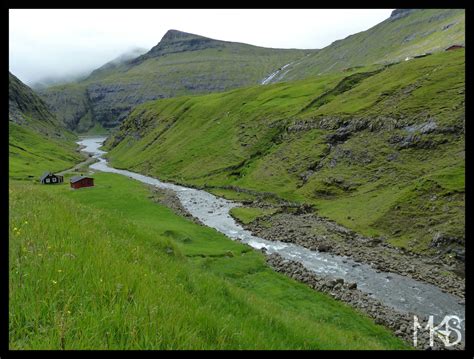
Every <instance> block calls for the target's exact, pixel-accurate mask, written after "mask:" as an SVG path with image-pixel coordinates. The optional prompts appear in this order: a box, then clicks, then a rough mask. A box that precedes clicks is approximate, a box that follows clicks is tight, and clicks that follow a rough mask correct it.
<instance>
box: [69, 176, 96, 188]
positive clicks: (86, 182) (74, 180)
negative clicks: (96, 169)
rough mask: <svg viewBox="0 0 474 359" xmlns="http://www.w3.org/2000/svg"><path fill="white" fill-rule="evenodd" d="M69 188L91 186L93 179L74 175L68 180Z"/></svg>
mask: <svg viewBox="0 0 474 359" xmlns="http://www.w3.org/2000/svg"><path fill="white" fill-rule="evenodd" d="M70 183H71V188H74V189H78V188H83V187H93V186H94V179H93V178H92V177H86V176H74V177H71V180H70Z"/></svg>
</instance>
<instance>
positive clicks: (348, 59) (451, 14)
mask: <svg viewBox="0 0 474 359" xmlns="http://www.w3.org/2000/svg"><path fill="white" fill-rule="evenodd" d="M464 42H465V10H463V9H397V10H395V11H393V12H392V15H391V16H390V18H388V19H387V20H385V21H383V22H381V23H380V24H378V25H376V26H374V27H372V28H371V29H369V30H367V31H363V32H360V33H357V34H354V35H350V36H348V37H346V38H345V39H343V40H337V41H335V42H333V43H332V44H331V45H329V46H327V47H325V48H324V49H322V50H321V51H318V52H317V53H314V54H311V55H309V56H307V57H305V58H303V59H302V60H301V61H297V62H295V63H293V64H291V65H289V66H288V67H287V68H286V69H285V70H284V71H282V72H281V73H279V74H278V75H277V76H275V77H274V78H273V79H272V80H271V81H270V82H278V81H290V80H295V79H304V78H308V77H309V76H317V75H320V74H325V73H328V72H333V71H341V70H344V69H346V68H350V67H354V66H365V65H371V64H388V63H392V62H397V61H402V60H404V59H405V58H407V57H413V56H417V55H422V54H424V53H426V52H436V51H443V50H444V49H445V48H447V47H449V46H451V45H454V44H459V45H464Z"/></svg>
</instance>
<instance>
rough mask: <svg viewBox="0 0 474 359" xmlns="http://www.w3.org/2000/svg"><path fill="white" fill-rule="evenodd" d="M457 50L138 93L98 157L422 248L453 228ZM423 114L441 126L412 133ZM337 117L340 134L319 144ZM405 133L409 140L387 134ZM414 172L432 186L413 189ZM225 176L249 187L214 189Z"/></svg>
mask: <svg viewBox="0 0 474 359" xmlns="http://www.w3.org/2000/svg"><path fill="white" fill-rule="evenodd" d="M464 56H465V52H464V50H459V51H452V52H451V51H450V52H441V53H437V54H433V55H431V56H428V57H424V58H419V59H413V60H411V61H406V62H402V63H399V64H395V65H393V66H389V67H387V68H384V69H383V70H382V71H380V72H374V68H372V69H369V72H368V73H367V72H365V73H362V74H361V73H359V72H358V71H362V72H364V71H367V70H368V69H366V68H357V69H353V70H351V71H345V72H341V73H334V74H328V75H324V76H319V77H316V78H314V79H310V80H304V81H297V82H293V83H279V84H274V85H268V86H259V87H251V88H246V89H239V90H233V91H230V92H226V93H220V94H211V95H206V96H192V97H190V96H187V97H179V98H175V99H166V100H159V101H155V102H150V103H146V104H143V105H141V106H138V107H137V108H136V109H135V110H134V111H133V112H132V113H131V115H130V116H129V118H128V119H127V121H125V122H124V123H123V124H122V126H121V128H120V129H119V130H118V131H116V132H115V133H114V134H113V135H112V136H111V138H109V139H108V141H107V144H106V147H107V148H108V149H110V151H109V153H108V155H107V156H108V158H109V159H110V161H111V162H112V164H113V165H114V166H116V167H119V168H127V169H131V170H133V171H137V172H142V173H146V174H149V175H151V176H153V177H158V178H161V179H164V180H173V181H178V182H180V183H185V184H192V185H196V186H202V187H204V188H211V189H212V191H214V192H213V193H215V194H220V195H223V196H225V197H227V198H232V199H235V200H246V199H247V200H251V199H253V198H256V197H258V195H259V194H260V195H261V196H263V195H264V194H266V195H267V197H268V198H271V196H268V195H269V194H273V195H276V196H278V197H280V198H282V199H285V200H287V201H294V202H300V203H309V204H313V205H315V207H316V208H317V210H318V212H319V214H321V215H323V216H326V217H329V218H331V219H333V220H336V221H337V222H339V223H340V224H343V225H344V226H347V227H348V228H351V229H353V230H356V231H358V232H360V233H361V234H365V235H370V236H374V235H377V236H378V235H381V236H384V237H386V238H387V239H388V240H389V241H391V242H392V243H394V244H396V245H400V246H405V247H407V248H409V249H412V250H414V251H417V252H424V251H427V252H430V250H431V249H430V246H429V244H430V240H431V238H432V237H433V235H434V233H435V232H442V233H445V234H446V235H451V236H455V237H458V238H461V239H462V238H464V231H463V228H464V215H463V208H464V199H463V193H464V186H465V184H464V157H463V156H464V132H463V131H464V130H463V128H464V97H465V96H464V73H465V72H464V71H465V70H464V68H465V59H464ZM429 121H434V122H435V123H436V126H437V130H438V131H444V132H439V133H425V134H423V133H421V132H420V130H419V128H421V126H422V125H423V124H426V123H427V122H429ZM304 126H306V128H305V127H304ZM410 126H411V127H410ZM417 126H418V127H417ZM344 127H348V128H349V136H348V138H345V139H343V140H341V141H339V142H338V143H332V144H330V141H329V140H328V137H327V136H332V135H334V134H335V133H337V132H336V131H337V130H338V129H339V128H341V129H343V128H344ZM409 128H412V130H411V131H412V132H409V131H408V129H409ZM410 134H411V135H413V136H416V141H415V140H414V141H413V143H415V142H416V143H415V145H414V146H412V147H408V148H399V147H397V145H396V144H394V142H393V139H394V138H396V136H398V137H399V138H407V136H408V135H410ZM398 141H399V143H401V142H403V141H401V140H398ZM420 179H423V180H429V181H432V182H435V183H436V184H437V186H434V187H433V188H431V189H429V190H425V191H418V190H416V188H417V187H416V186H417V185H416V184H417V181H419V180H420ZM232 186H234V187H239V188H242V189H247V190H251V191H253V192H252V193H253V194H252V196H253V198H246V196H247V195H243V196H244V197H243V198H241V199H240V198H239V197H240V196H242V195H240V194H239V195H237V194H236V193H233V192H235V191H232V190H224V191H222V190H218V189H216V188H222V187H224V188H234V187H232ZM216 191H217V192H216ZM430 191H431V196H433V195H436V196H437V198H438V199H437V200H436V201H435V200H433V201H431V200H430V202H429V206H428V205H427V204H426V203H427V202H426V201H427V199H429V198H431V196H428V195H429V193H428V192H430ZM453 196H454V197H453ZM451 197H452V198H451ZM398 207H401V208H405V209H404V210H398V209H397V208H398ZM397 231H398V232H399V233H398V234H394V233H395V232H397Z"/></svg>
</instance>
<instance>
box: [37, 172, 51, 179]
mask: <svg viewBox="0 0 474 359" xmlns="http://www.w3.org/2000/svg"><path fill="white" fill-rule="evenodd" d="M51 174H52V173H51V171H46V172H45V173H43V175H42V176H41V177H40V181H42V180H44V179H45V178H46V177H48V176H49V175H51Z"/></svg>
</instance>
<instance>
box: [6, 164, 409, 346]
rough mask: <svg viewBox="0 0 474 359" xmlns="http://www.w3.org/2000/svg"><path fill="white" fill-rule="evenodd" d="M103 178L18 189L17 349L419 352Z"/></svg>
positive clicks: (13, 210) (124, 184)
mask: <svg viewBox="0 0 474 359" xmlns="http://www.w3.org/2000/svg"><path fill="white" fill-rule="evenodd" d="M94 177H95V179H96V186H95V187H94V188H91V189H87V190H78V191H71V190H70V189H69V186H68V185H67V184H66V183H64V184H60V185H56V186H40V185H31V184H27V183H25V182H18V181H10V201H9V203H10V211H9V218H10V219H9V231H10V251H9V273H10V284H9V313H10V316H9V347H10V349H12V350H18V349H21V350H23V349H28V350H31V349H33V350H41V349H50V350H51V349H52V350H60V349H66V350H70V349H89V350H90V349H95V350H99V349H113V350H115V349H122V350H123V349H141V350H143V349H145V350H156V349H180V350H183V349H345V350H347V349H365V350H367V349H408V348H409V346H408V345H407V344H405V343H403V342H402V341H401V340H400V339H398V338H396V337H394V336H393V334H391V333H390V332H389V331H388V330H387V329H385V328H383V327H381V326H379V325H376V324H374V322H373V320H371V319H369V318H368V317H366V316H365V315H362V314H360V313H358V312H356V311H354V310H353V309H352V308H350V307H349V306H347V305H346V304H343V303H340V302H338V301H336V300H334V299H332V298H331V297H330V296H329V295H325V294H322V293H318V292H316V291H314V290H312V289H310V288H309V287H308V286H306V285H304V284H301V283H298V282H296V281H295V280H293V279H290V278H288V277H286V276H284V275H282V274H279V273H277V272H275V271H273V270H272V269H270V267H268V266H267V265H266V263H265V259H264V256H263V254H262V253H259V252H258V251H254V250H252V249H251V248H250V247H248V246H246V245H243V244H241V243H238V242H235V241H232V240H230V239H228V238H227V237H225V236H224V235H222V234H220V233H218V232H216V231H215V230H213V229H210V228H208V227H203V226H199V225H197V224H195V223H193V222H191V221H189V220H186V219H184V218H182V217H179V216H177V215H175V214H174V213H173V212H172V211H171V210H170V209H169V208H167V207H164V206H162V205H159V204H156V203H154V202H153V201H152V200H150V191H149V189H148V188H147V187H146V186H144V185H142V184H141V183H138V182H136V181H133V180H130V179H128V178H126V177H123V176H120V175H116V174H104V173H96V174H95V175H94ZM45 234H47V235H45Z"/></svg>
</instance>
